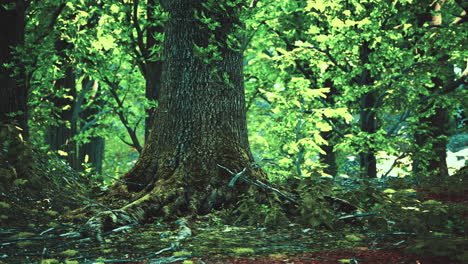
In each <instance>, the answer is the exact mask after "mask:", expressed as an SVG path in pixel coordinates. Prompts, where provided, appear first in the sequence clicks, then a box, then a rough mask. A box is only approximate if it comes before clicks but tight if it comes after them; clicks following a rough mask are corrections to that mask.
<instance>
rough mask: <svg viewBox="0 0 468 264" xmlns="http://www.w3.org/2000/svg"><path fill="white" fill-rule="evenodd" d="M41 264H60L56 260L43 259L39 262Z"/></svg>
mask: <svg viewBox="0 0 468 264" xmlns="http://www.w3.org/2000/svg"><path fill="white" fill-rule="evenodd" d="M41 264H60V261H58V260H57V259H43V260H41Z"/></svg>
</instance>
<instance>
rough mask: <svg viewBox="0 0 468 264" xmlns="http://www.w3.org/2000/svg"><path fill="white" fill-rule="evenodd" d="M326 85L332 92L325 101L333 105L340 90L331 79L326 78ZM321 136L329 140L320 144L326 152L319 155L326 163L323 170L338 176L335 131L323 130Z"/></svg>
mask: <svg viewBox="0 0 468 264" xmlns="http://www.w3.org/2000/svg"><path fill="white" fill-rule="evenodd" d="M324 85H325V87H330V93H329V94H328V95H327V98H326V99H325V101H326V102H327V103H328V104H329V105H330V106H332V105H334V104H335V99H334V98H335V96H337V94H338V90H337V89H336V87H335V85H334V83H333V81H332V80H330V79H327V80H325V83H324ZM335 121H336V120H332V122H333V123H338V122H335ZM320 136H321V137H322V138H323V139H325V140H326V141H327V142H328V145H322V146H320V147H321V148H322V150H323V151H324V152H325V154H322V153H320V156H319V157H320V161H321V162H322V163H323V164H325V165H326V167H325V169H324V170H323V172H325V173H326V174H328V175H331V176H336V175H337V174H338V166H337V165H336V155H335V150H334V147H333V146H334V145H335V144H334V143H335V142H334V136H335V132H334V131H333V130H331V131H326V132H321V133H320Z"/></svg>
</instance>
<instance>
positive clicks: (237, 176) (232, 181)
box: [216, 164, 300, 205]
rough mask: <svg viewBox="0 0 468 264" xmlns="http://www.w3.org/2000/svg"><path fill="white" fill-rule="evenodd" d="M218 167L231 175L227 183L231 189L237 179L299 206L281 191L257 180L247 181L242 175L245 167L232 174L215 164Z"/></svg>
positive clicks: (245, 169)
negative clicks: (271, 192)
mask: <svg viewBox="0 0 468 264" xmlns="http://www.w3.org/2000/svg"><path fill="white" fill-rule="evenodd" d="M216 165H217V166H218V167H220V168H223V169H225V170H226V171H227V172H229V173H230V174H231V175H233V176H234V177H233V178H232V179H231V181H230V182H229V184H228V186H229V187H233V186H234V183H235V182H236V181H237V179H242V180H243V181H245V182H247V183H250V184H253V185H255V186H257V187H260V188H264V189H267V190H270V191H273V192H275V193H277V194H279V195H280V196H281V197H283V198H285V199H286V200H288V201H291V202H293V203H295V204H297V205H300V203H299V202H298V201H296V200H295V199H294V198H291V197H289V196H288V195H286V194H284V193H282V192H281V191H279V190H278V189H276V188H273V187H270V186H268V185H267V184H265V183H263V182H261V181H259V180H255V181H252V180H250V179H247V178H246V177H244V176H243V174H244V173H245V172H246V171H247V167H245V168H244V169H243V170H242V171H241V172H239V173H234V172H232V171H231V170H230V169H228V168H226V167H224V166H222V165H219V164H216Z"/></svg>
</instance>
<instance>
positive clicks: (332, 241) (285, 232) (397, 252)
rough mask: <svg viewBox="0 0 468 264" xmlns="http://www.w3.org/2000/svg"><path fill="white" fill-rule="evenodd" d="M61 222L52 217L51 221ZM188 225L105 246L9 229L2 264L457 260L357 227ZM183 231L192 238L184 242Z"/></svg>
mask: <svg viewBox="0 0 468 264" xmlns="http://www.w3.org/2000/svg"><path fill="white" fill-rule="evenodd" d="M57 217H59V216H56V215H54V214H51V215H50V217H49V220H52V219H54V218H57ZM42 220H46V219H45V218H42ZM187 227H188V230H187ZM184 228H185V229H183V230H181V229H180V227H179V226H178V225H177V224H175V223H174V224H158V223H153V224H146V225H143V226H127V227H124V228H120V229H116V230H114V231H111V232H110V233H108V234H106V235H105V237H104V240H105V242H104V243H99V242H97V241H95V240H93V239H92V238H89V237H83V236H81V235H80V234H79V233H78V232H77V230H76V229H74V228H73V227H71V226H65V225H58V224H57V222H56V221H51V222H48V223H46V222H45V223H38V224H31V225H29V226H28V227H26V228H23V229H22V230H20V229H15V228H8V229H3V228H2V229H0V263H44V264H45V263H70V264H71V263H184V264H189V263H200V264H201V263H425V264H426V263H457V262H455V261H454V260H450V259H448V258H446V257H434V256H426V257H421V256H417V255H413V254H409V253H406V252H405V250H404V249H405V248H406V247H408V246H409V245H411V243H414V238H413V237H412V236H411V235H410V234H399V233H376V232H365V231H363V230H362V229H360V228H358V227H354V228H353V227H346V228H343V229H342V230H340V231H331V230H327V229H313V228H307V227H304V226H300V225H295V224H290V225H286V226H285V227H282V228H277V229H265V228H259V227H255V226H229V225H223V224H221V223H220V220H219V218H217V217H216V216H214V215H211V216H205V217H200V218H192V219H188V221H187V224H186V225H185V226H184ZM181 232H188V233H189V235H185V236H183V238H182V239H180V238H181ZM418 261H419V262H418Z"/></svg>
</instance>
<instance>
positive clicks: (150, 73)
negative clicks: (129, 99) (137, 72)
mask: <svg viewBox="0 0 468 264" xmlns="http://www.w3.org/2000/svg"><path fill="white" fill-rule="evenodd" d="M147 5H148V7H147V17H148V23H149V24H150V26H149V27H148V29H147V34H146V46H147V51H148V53H151V51H152V50H153V49H154V46H155V45H157V44H158V41H156V39H155V37H154V36H155V34H157V33H162V32H163V31H164V29H163V27H162V26H160V25H155V23H157V21H156V20H155V19H154V14H155V7H156V1H155V0H148V3H147ZM148 56H149V58H148V59H147V60H146V64H145V66H146V71H145V73H146V74H145V79H146V98H147V99H149V100H152V101H158V100H159V93H160V90H161V74H162V61H161V58H158V56H157V54H148ZM155 110H156V109H155V108H154V107H151V108H148V109H146V115H147V117H146V119H145V141H146V140H147V139H148V136H149V134H150V132H151V129H152V126H153V122H154V115H155Z"/></svg>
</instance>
